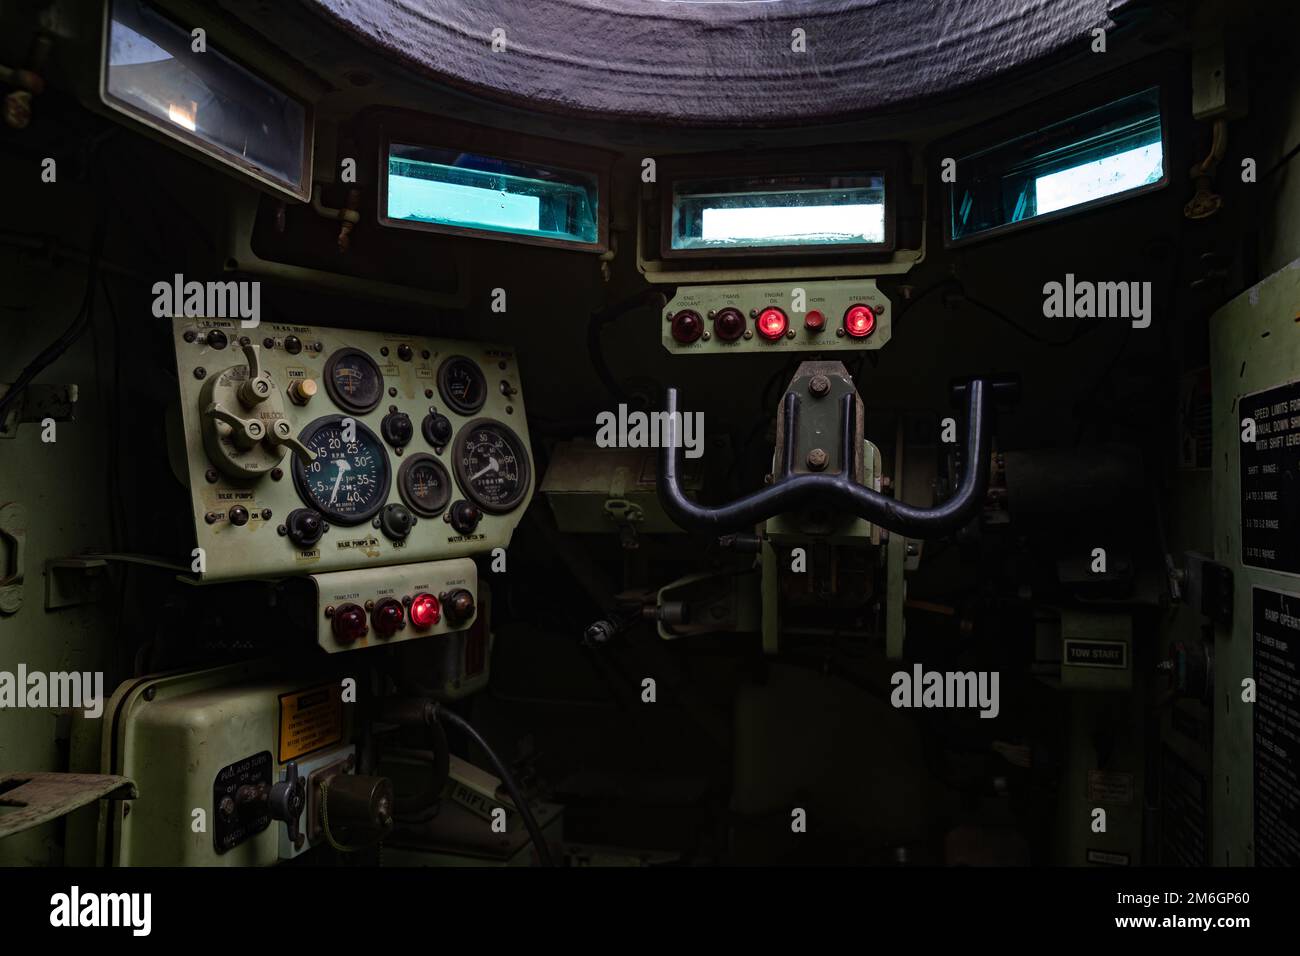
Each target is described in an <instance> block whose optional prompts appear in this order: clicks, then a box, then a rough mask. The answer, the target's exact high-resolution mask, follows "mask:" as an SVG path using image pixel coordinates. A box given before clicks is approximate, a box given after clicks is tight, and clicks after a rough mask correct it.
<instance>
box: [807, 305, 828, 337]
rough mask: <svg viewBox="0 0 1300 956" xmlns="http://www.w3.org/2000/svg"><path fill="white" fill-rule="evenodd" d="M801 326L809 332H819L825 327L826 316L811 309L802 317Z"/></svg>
mask: <svg viewBox="0 0 1300 956" xmlns="http://www.w3.org/2000/svg"><path fill="white" fill-rule="evenodd" d="M803 327H804V328H805V329H807V330H808V331H809V332H820V331H821V330H822V329H824V328H826V316H824V315H822V314H821V313H820V312H819V311H817V310H816V309H813V310H812V311H811V312H809V313H808V314H807V315H805V316H804V317H803Z"/></svg>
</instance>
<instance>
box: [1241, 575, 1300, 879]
mask: <svg viewBox="0 0 1300 956" xmlns="http://www.w3.org/2000/svg"><path fill="white" fill-rule="evenodd" d="M1252 607H1253V613H1254V616H1253V618H1252V620H1253V622H1254V623H1253V627H1252V630H1253V631H1254V657H1255V690H1256V694H1257V697H1256V700H1255V703H1254V704H1253V705H1252V706H1253V708H1254V709H1253V714H1254V722H1255V729H1254V739H1255V863H1256V865H1258V866H1297V865H1300V596H1296V595H1294V594H1281V593H1279V592H1277V591H1266V590H1265V589H1263V588H1255V589H1254V592H1253V596H1252Z"/></svg>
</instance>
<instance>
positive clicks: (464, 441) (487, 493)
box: [452, 418, 529, 515]
mask: <svg viewBox="0 0 1300 956" xmlns="http://www.w3.org/2000/svg"><path fill="white" fill-rule="evenodd" d="M452 447H453V449H454V451H455V457H454V459H453V462H454V464H455V467H456V480H457V481H458V482H459V483H460V487H461V490H462V491H464V492H465V494H466V495H468V496H469V498H470V499H471V500H472V501H473V502H474V503H475V504H476V505H478V506H479V507H480V508H482V509H483V510H484V511H486V512H488V513H489V514H498V515H499V514H505V513H506V512H507V511H513V510H514V509H515V508H518V507H519V503H520V502H521V501H523V500H524V498H525V497H526V496H527V494H528V480H529V470H528V449H527V448H526V447H525V445H524V443H523V440H522V439H520V437H519V436H518V435H516V434H515V433H514V432H512V431H511V430H510V429H509V428H507V427H506V426H505V425H502V424H501V423H500V422H494V421H492V420H491V419H490V418H477V419H475V420H474V421H472V422H469V423H468V424H466V425H465V426H464V427H462V428H461V430H460V432H459V433H457V435H456V440H455V442H454V443H453V445H452Z"/></svg>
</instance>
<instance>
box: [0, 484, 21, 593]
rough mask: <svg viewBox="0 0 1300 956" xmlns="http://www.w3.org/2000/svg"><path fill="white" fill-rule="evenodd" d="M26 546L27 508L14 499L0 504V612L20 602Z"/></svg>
mask: <svg viewBox="0 0 1300 956" xmlns="http://www.w3.org/2000/svg"><path fill="white" fill-rule="evenodd" d="M26 550H27V509H26V508H24V507H23V506H22V505H21V504H19V503H18V502H16V501H9V502H6V503H5V504H3V505H0V559H3V562H4V564H3V567H2V568H0V614H16V613H18V609H19V608H21V607H22V606H23V565H24V558H25V552H26Z"/></svg>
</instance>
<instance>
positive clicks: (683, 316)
mask: <svg viewBox="0 0 1300 956" xmlns="http://www.w3.org/2000/svg"><path fill="white" fill-rule="evenodd" d="M672 333H673V339H674V340H675V341H677V342H680V343H681V344H682V345H690V344H691V343H692V342H694V341H695V340H696V339H698V338H699V337H700V336H701V335H703V334H704V320H703V319H702V318H700V313H698V312H695V311H693V310H691V309H683V310H682V311H681V312H678V313H677V314H676V315H674V316H673V324H672Z"/></svg>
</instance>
